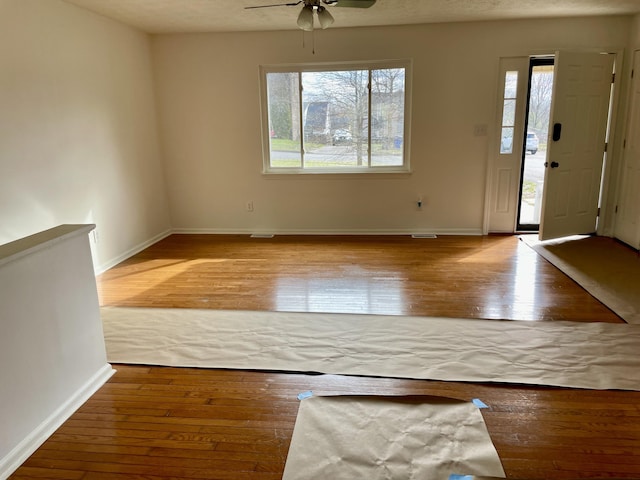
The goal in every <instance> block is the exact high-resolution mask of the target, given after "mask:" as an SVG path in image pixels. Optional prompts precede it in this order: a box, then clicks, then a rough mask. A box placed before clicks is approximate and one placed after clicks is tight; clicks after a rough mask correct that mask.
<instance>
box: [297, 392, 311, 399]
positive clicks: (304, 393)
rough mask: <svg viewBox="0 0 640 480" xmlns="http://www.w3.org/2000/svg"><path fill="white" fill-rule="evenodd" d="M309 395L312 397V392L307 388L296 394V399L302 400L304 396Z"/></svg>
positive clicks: (307, 396)
mask: <svg viewBox="0 0 640 480" xmlns="http://www.w3.org/2000/svg"><path fill="white" fill-rule="evenodd" d="M309 397H313V392H312V391H311V390H307V391H306V392H302V393H299V394H298V400H304V399H305V398H309Z"/></svg>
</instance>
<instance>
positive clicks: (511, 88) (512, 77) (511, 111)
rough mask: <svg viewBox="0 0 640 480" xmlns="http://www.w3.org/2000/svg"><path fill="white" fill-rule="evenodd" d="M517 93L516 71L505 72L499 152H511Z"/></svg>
mask: <svg viewBox="0 0 640 480" xmlns="http://www.w3.org/2000/svg"><path fill="white" fill-rule="evenodd" d="M517 95H518V72H517V71H510V72H506V73H505V77H504V101H503V104H502V135H501V136H500V153H501V154H505V155H507V154H511V153H513V131H514V126H515V123H516V98H517Z"/></svg>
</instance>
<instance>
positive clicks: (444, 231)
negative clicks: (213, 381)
mask: <svg viewBox="0 0 640 480" xmlns="http://www.w3.org/2000/svg"><path fill="white" fill-rule="evenodd" d="M172 233H176V234H216V235H252V234H257V235H265V234H269V235H427V234H435V235H473V236H480V235H482V228H433V229H397V230H395V229H381V230H374V229H362V230H342V229H318V230H316V229H273V230H267V229H221V228H174V229H173V231H172Z"/></svg>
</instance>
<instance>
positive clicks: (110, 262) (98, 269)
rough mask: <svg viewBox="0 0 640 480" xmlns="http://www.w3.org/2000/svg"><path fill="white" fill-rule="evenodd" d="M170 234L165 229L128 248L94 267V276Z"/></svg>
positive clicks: (168, 230) (170, 231) (170, 232)
mask: <svg viewBox="0 0 640 480" xmlns="http://www.w3.org/2000/svg"><path fill="white" fill-rule="evenodd" d="M172 233H173V231H172V230H171V229H167V230H165V231H164V232H161V233H159V234H158V235H155V236H153V237H151V238H150V239H149V240H146V241H144V242H142V243H139V244H138V245H136V246H134V247H132V248H130V249H129V250H127V251H125V252H124V253H121V254H120V255H118V256H117V257H115V258H112V259H111V260H108V261H106V262H104V263H101V264H100V265H97V266H95V267H94V270H95V274H96V275H100V274H101V273H104V272H106V271H107V270H109V269H110V268H112V267H115V266H116V265H117V264H119V263H120V262H123V261H124V260H126V259H127V258H129V257H133V256H134V255H135V254H136V253H139V252H141V251H142V250H144V249H145V248H147V247H150V246H151V245H153V244H154V243H157V242H159V241H160V240H162V239H164V238H167V237H168V236H169V235H171V234H172Z"/></svg>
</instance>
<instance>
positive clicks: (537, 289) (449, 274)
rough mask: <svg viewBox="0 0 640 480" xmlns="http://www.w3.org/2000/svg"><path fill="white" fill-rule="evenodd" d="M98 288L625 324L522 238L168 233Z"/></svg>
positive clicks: (155, 302)
mask: <svg viewBox="0 0 640 480" xmlns="http://www.w3.org/2000/svg"><path fill="white" fill-rule="evenodd" d="M98 289H99V294H100V299H101V303H102V304H103V305H118V306H155V307H177V308H214V309H231V310H270V311H300V312H330V313H366V314H380V315H421V316H442V317H461V318H488V319H509V320H574V321H604V322H621V320H620V319H619V318H618V317H617V316H616V315H615V314H613V313H612V312H611V311H610V310H609V309H608V308H606V307H605V306H604V305H602V304H601V303H600V302H598V301H597V300H595V299H594V298H593V297H592V296H591V295H589V294H588V293H587V292H586V291H584V290H583V289H582V288H581V287H580V286H578V285H577V284H576V283H575V282H573V281H572V280H571V279H570V278H568V277H567V276H566V275H564V274H563V273H561V272H560V271H559V270H558V269H556V268H555V267H554V266H552V265H551V264H549V263H548V262H547V261H546V260H544V259H543V258H541V257H539V256H538V255H537V254H536V253H535V252H534V251H533V250H532V249H531V248H529V247H528V246H527V245H525V244H523V242H521V241H519V240H518V238H517V237H515V236H507V237H502V236H500V237H498V236H495V237H492V236H490V237H463V236H445V237H439V238H436V239H412V238H410V237H408V236H407V237H405V236H366V237H365V236H359V237H358V236H353V237H352V236H276V237H275V238H272V239H252V238H249V237H248V236H239V235H172V236H170V237H168V238H166V239H164V240H162V241H161V242H158V243H157V244H155V245H153V246H151V247H149V248H148V249H146V250H144V251H143V252H140V253H139V254H138V255H135V256H134V257H132V258H130V259H129V260H127V261H125V262H123V263H121V264H120V265H117V266H116V267H114V268H113V269H111V270H109V271H107V272H105V273H104V274H103V275H101V276H99V277H98Z"/></svg>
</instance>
